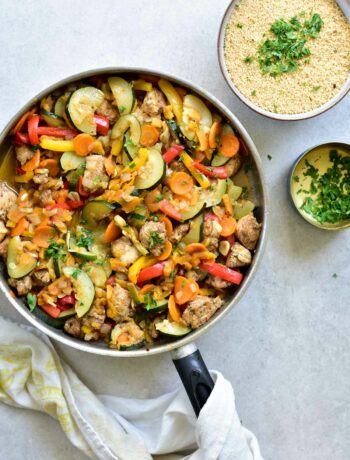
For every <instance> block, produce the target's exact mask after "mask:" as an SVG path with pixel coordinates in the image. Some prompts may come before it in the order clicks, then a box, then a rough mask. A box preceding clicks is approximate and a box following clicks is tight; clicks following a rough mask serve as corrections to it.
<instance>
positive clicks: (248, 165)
mask: <svg viewBox="0 0 350 460" xmlns="http://www.w3.org/2000/svg"><path fill="white" fill-rule="evenodd" d="M252 169H253V165H252V164H251V163H246V164H245V165H244V172H245V173H248V172H249V171H251V170H252Z"/></svg>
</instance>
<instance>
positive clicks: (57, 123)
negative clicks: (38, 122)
mask: <svg viewBox="0 0 350 460" xmlns="http://www.w3.org/2000/svg"><path fill="white" fill-rule="evenodd" d="M40 115H41V118H42V119H43V120H45V121H46V123H47V124H48V125H49V126H53V127H55V128H56V127H58V128H63V127H64V126H66V124H65V122H64V120H63V118H62V117H59V116H58V115H56V114H55V113H53V112H49V111H48V110H45V109H41V110H40Z"/></svg>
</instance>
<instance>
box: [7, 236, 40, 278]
mask: <svg viewBox="0 0 350 460" xmlns="http://www.w3.org/2000/svg"><path fill="white" fill-rule="evenodd" d="M21 254H23V245H22V241H21V238H20V237H19V236H14V237H13V238H11V239H10V242H9V245H8V249H7V272H8V274H9V276H10V277H11V278H16V279H17V278H23V277H24V276H26V275H28V273H30V272H31V271H32V270H34V268H35V266H36V262H37V259H36V258H35V257H31V256H30V255H29V254H28V257H27V258H26V259H27V260H26V263H24V264H21Z"/></svg>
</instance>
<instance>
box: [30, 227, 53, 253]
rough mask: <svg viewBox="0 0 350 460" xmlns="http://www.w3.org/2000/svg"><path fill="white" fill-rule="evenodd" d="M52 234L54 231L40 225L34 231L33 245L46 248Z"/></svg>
mask: <svg viewBox="0 0 350 460" xmlns="http://www.w3.org/2000/svg"><path fill="white" fill-rule="evenodd" d="M54 234H55V230H54V229H53V228H52V227H50V226H49V225H40V226H39V227H37V228H36V229H35V230H34V236H33V243H34V244H36V245H37V246H39V247H40V248H47V247H49V245H50V239H51V238H53V236H54Z"/></svg>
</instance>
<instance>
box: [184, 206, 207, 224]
mask: <svg viewBox="0 0 350 460" xmlns="http://www.w3.org/2000/svg"><path fill="white" fill-rule="evenodd" d="M205 206H206V204H205V203H204V202H203V201H198V202H197V203H196V204H195V205H194V206H192V207H191V208H190V209H187V210H186V211H182V212H181V215H182V222H186V221H187V220H190V219H193V218H194V217H196V216H198V214H200V213H201V212H203V210H204V208H205Z"/></svg>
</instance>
